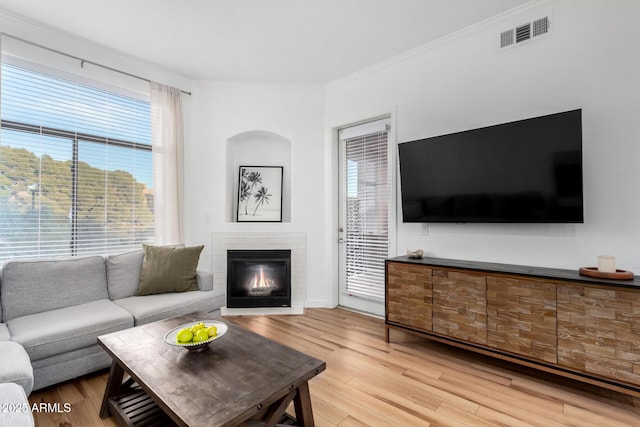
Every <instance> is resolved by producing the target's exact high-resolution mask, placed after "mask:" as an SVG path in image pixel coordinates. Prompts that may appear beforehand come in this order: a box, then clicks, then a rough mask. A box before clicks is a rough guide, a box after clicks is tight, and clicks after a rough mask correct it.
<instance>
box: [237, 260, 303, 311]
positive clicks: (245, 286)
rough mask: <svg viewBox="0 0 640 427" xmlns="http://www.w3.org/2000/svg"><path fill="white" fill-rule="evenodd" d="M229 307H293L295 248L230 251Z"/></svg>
mask: <svg viewBox="0 0 640 427" xmlns="http://www.w3.org/2000/svg"><path fill="white" fill-rule="evenodd" d="M227 307H229V308H250V307H291V250H284V249H277V250H271V249H269V250H228V251H227Z"/></svg>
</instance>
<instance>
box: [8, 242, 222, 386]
mask: <svg viewBox="0 0 640 427" xmlns="http://www.w3.org/2000/svg"><path fill="white" fill-rule="evenodd" d="M143 258H144V253H143V251H142V250H139V251H134V252H128V253H124V254H118V255H110V256H107V257H102V256H85V257H72V258H48V259H43V258H37V259H27V260H12V261H8V262H6V263H5V264H4V265H3V266H2V267H1V270H0V319H1V320H2V323H0V340H10V341H13V342H16V343H19V344H21V345H22V346H23V347H24V349H25V350H26V353H27V354H28V356H29V358H30V361H31V365H32V367H33V376H34V381H33V389H34V390H37V389H40V388H43V387H47V386H50V385H53V384H56V383H59V382H62V381H65V380H69V379H72V378H75V377H78V376H81V375H85V374H87V373H90V372H93V371H96V370H99V369H102V368H106V367H108V366H109V365H110V363H111V359H110V358H109V356H108V355H107V353H106V352H104V351H103V350H102V348H101V347H100V346H99V345H98V344H97V339H96V338H97V337H98V336H100V335H103V334H107V333H110V332H114V331H118V330H121V329H125V328H130V327H133V326H137V325H141V324H145V323H149V322H153V321H155V320H159V319H163V318H167V317H171V316H176V315H180V314H186V313H191V312H194V311H202V312H213V311H216V310H218V309H219V308H220V307H221V306H222V305H223V304H224V303H225V293H224V292H225V291H224V289H214V286H213V276H212V275H211V274H210V273H204V272H198V274H197V283H198V289H199V290H197V291H191V292H180V293H177V292H172V293H166V294H159V295H146V296H134V294H135V292H136V290H137V288H138V279H139V276H140V271H141V268H142V261H143ZM27 394H28V391H27Z"/></svg>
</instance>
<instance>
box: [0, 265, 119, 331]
mask: <svg viewBox="0 0 640 427" xmlns="http://www.w3.org/2000/svg"><path fill="white" fill-rule="evenodd" d="M1 274H2V277H0V298H1V299H2V307H3V316H4V317H3V320H4V321H5V322H7V321H8V320H11V319H16V318H18V317H22V316H28V315H30V314H36V313H41V312H46V311H49V310H55V309H58V308H62V307H68V306H71V305H78V304H83V303H86V302H89V301H95V300H99V299H107V298H109V294H108V292H107V279H106V274H105V266H104V258H102V257H101V256H88V257H73V258H71V257H69V258H38V259H25V260H14V261H7V262H6V263H5V264H4V266H3V268H2V272H1ZM9 329H11V327H9Z"/></svg>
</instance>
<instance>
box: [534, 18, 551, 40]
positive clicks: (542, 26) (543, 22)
mask: <svg viewBox="0 0 640 427" xmlns="http://www.w3.org/2000/svg"><path fill="white" fill-rule="evenodd" d="M531 26H532V27H533V37H537V36H541V35H542V34H546V33H548V32H549V17H548V16H545V17H544V18H540V19H536V20H535V21H533V22H532V23H531Z"/></svg>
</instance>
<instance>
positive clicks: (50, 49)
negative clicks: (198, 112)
mask: <svg viewBox="0 0 640 427" xmlns="http://www.w3.org/2000/svg"><path fill="white" fill-rule="evenodd" d="M0 35H2V36H5V37H9V38H12V39H14V40H18V41H21V42H23V43H27V44H30V45H32V46H36V47H39V48H41V49H45V50H48V51H49V52H53V53H57V54H59V55H62V56H66V57H67V58H72V59H75V60H76V61H80V68H82V67H83V66H84V64H90V65H94V66H96V67H100V68H104V69H105V70H109V71H113V72H114V73H120V74H124V75H125V76H129V77H133V78H134V79H138V80H143V81H145V82H147V83H151V80H149V79H147V78H145V77H140V76H138V75H135V74H131V73H128V72H126V71H122V70H118V69H116V68H112V67H109V66H108V65H102V64H98V63H97V62H93V61H89V60H88V59H84V58H80V57H78V56H74V55H71V54H68V53H66V52H61V51H59V50H56V49H53V48H50V47H47V46H43V45H41V44H38V43H34V42H31V41H29V40H25V39H23V38H20V37H16V36H12V35H11V34H7V33H2V32H0ZM180 92H182V93H184V94H185V95H191V92H188V91H186V90H182V89H180Z"/></svg>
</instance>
